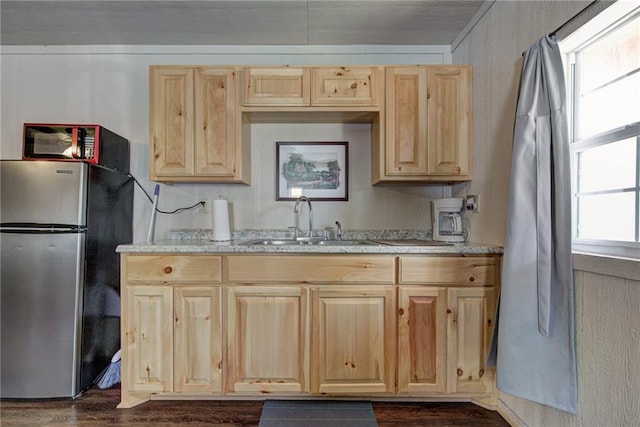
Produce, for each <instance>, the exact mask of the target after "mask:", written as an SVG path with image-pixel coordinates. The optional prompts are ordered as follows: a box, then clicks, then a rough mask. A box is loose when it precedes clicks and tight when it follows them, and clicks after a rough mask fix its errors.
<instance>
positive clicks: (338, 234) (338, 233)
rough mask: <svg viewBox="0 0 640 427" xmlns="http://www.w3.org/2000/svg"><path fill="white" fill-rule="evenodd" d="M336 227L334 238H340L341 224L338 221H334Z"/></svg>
mask: <svg viewBox="0 0 640 427" xmlns="http://www.w3.org/2000/svg"><path fill="white" fill-rule="evenodd" d="M336 227H338V231H336V240H342V224H340V221H336Z"/></svg>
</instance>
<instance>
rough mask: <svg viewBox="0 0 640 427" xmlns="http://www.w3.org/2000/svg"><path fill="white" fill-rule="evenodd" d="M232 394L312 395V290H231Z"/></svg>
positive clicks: (229, 371) (229, 383)
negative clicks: (309, 314) (309, 348)
mask: <svg viewBox="0 0 640 427" xmlns="http://www.w3.org/2000/svg"><path fill="white" fill-rule="evenodd" d="M227 304H228V306H227V351H228V357H227V360H228V363H227V366H226V371H225V373H226V376H227V392H230V393H256V394H257V393H260V394H262V393H300V392H303V391H308V390H307V388H308V386H307V384H308V380H307V377H308V351H307V342H308V338H307V335H308V332H307V331H308V320H307V290H306V289H305V288H302V287H300V286H268V287H265V286H229V287H228V288H227Z"/></svg>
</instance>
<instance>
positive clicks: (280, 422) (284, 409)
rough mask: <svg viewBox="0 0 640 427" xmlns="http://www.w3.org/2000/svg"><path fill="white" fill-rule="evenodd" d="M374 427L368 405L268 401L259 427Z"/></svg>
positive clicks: (329, 401) (374, 418)
mask: <svg viewBox="0 0 640 427" xmlns="http://www.w3.org/2000/svg"><path fill="white" fill-rule="evenodd" d="M293 426H304V427H316V426H317V427H326V426H332V427H342V426H344V427H346V426H353V427H365V426H366V427H377V426H378V422H377V421H376V416H375V414H374V412H373V407H372V406H371V402H367V401H353V402H351V401H331V400H267V401H266V402H264V406H263V408H262V415H261V416H260V425H259V427H293Z"/></svg>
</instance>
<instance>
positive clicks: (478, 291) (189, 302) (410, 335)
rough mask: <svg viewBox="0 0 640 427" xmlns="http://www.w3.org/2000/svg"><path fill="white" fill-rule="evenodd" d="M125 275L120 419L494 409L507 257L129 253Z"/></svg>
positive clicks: (123, 259)
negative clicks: (272, 408)
mask: <svg viewBox="0 0 640 427" xmlns="http://www.w3.org/2000/svg"><path fill="white" fill-rule="evenodd" d="M263 258H264V259H263ZM264 260H267V261H268V262H267V263H266V264H265V263H263V262H262V261H264ZM121 264H122V275H121V276H122V289H121V290H122V295H123V298H122V326H121V340H122V349H123V359H122V392H121V399H122V400H121V403H120V405H119V407H122V408H126V407H132V406H135V405H137V404H139V403H142V402H144V401H146V400H149V399H152V398H154V397H158V398H176V399H177V398H192V399H205V398H208V399H213V398H219V397H221V396H230V397H232V396H237V397H243V396H254V397H257V396H263V397H264V396H299V397H300V396H308V397H310V398H311V397H313V396H316V397H317V396H324V395H326V396H371V397H374V396H384V397H387V398H388V397H393V396H396V397H397V398H398V399H402V398H403V397H405V398H406V397H420V396H428V397H429V398H430V399H431V398H441V399H443V400H447V399H461V398H462V399H467V400H472V401H482V402H483V405H485V406H486V405H488V404H489V405H491V404H494V403H492V402H495V387H494V382H495V374H494V371H493V369H492V368H490V367H487V366H486V365H485V357H486V353H487V350H488V346H489V339H490V336H491V332H492V329H493V323H494V322H493V316H494V313H495V304H496V297H497V291H498V289H499V282H498V280H499V277H500V275H499V268H500V258H499V256H496V255H488V256H482V255H474V256H471V257H465V256H451V255H449V256H445V255H443V256H440V255H438V256H436V255H400V256H395V255H363V254H358V255H348V254H345V255H336V254H327V255H315V256H310V255H294V254H282V255H279V256H274V255H273V254H272V255H264V256H263V255H236V254H223V255H215V256H214V255H203V254H184V253H182V254H179V255H178V254H176V255H173V254H122V263H121ZM288 265H289V266H292V268H291V276H287V274H286V271H285V272H283V270H282V268H284V267H286V266H288ZM260 266H261V267H260ZM281 267H282V268H281ZM305 278H307V280H305ZM474 399H475V400H474ZM487 402H489V403H487Z"/></svg>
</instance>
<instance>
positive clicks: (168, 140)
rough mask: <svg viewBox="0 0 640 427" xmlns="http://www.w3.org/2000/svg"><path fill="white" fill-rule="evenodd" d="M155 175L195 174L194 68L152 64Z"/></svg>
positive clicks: (152, 125)
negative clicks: (153, 65) (154, 65)
mask: <svg viewBox="0 0 640 427" xmlns="http://www.w3.org/2000/svg"><path fill="white" fill-rule="evenodd" d="M149 74H150V76H149V81H150V88H149V99H150V103H149V113H150V117H149V120H150V131H151V138H150V141H149V143H150V144H151V146H150V148H149V153H150V157H151V158H150V175H151V179H158V178H162V177H172V176H191V175H193V174H194V171H195V168H194V162H193V141H194V129H193V120H194V111H193V110H194V104H193V69H191V68H188V67H150V69H149Z"/></svg>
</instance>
